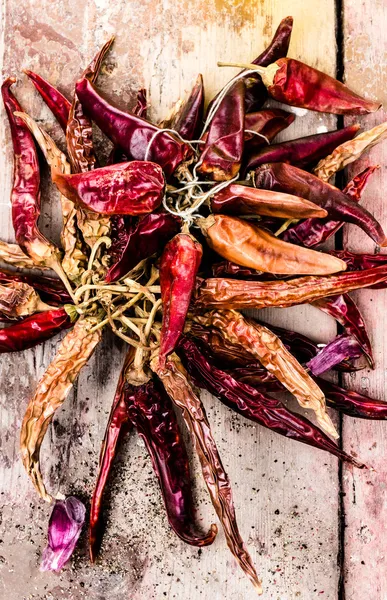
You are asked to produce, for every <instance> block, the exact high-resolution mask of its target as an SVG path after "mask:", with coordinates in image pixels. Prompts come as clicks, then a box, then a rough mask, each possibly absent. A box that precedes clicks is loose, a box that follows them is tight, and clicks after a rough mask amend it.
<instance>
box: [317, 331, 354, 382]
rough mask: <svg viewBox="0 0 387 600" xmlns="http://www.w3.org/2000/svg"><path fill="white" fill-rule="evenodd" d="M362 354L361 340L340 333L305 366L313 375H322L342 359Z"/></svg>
mask: <svg viewBox="0 0 387 600" xmlns="http://www.w3.org/2000/svg"><path fill="white" fill-rule="evenodd" d="M361 355H362V349H361V347H360V344H359V342H358V341H357V340H356V339H355V338H353V337H352V336H349V335H347V334H343V335H338V336H337V337H335V339H334V340H332V341H331V342H329V344H327V345H326V346H324V348H322V349H321V350H320V352H319V353H318V354H316V356H314V357H313V358H312V359H311V360H310V361H309V362H308V363H306V365H305V366H306V367H308V369H309V371H310V372H311V373H312V374H313V375H321V374H322V373H325V371H329V370H330V369H333V367H335V366H336V365H338V364H340V363H341V362H342V361H346V360H348V359H351V360H352V359H356V358H359V357H360V356H361Z"/></svg>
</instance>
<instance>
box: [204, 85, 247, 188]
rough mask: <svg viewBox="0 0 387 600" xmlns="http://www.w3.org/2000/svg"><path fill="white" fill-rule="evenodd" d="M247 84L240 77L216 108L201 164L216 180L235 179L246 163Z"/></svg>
mask: <svg viewBox="0 0 387 600" xmlns="http://www.w3.org/2000/svg"><path fill="white" fill-rule="evenodd" d="M244 99H245V84H244V82H243V81H242V80H239V81H236V82H235V83H234V85H233V86H232V88H231V89H230V90H229V92H228V93H227V94H226V96H225V97H224V98H223V100H222V101H221V103H220V104H219V106H218V109H217V110H216V112H215V114H214V116H213V118H212V121H211V123H210V126H209V129H208V136H207V139H206V143H205V146H204V149H203V151H202V154H201V156H200V160H199V163H198V164H199V166H198V168H197V172H198V173H202V174H203V175H206V176H207V177H208V178H209V179H212V180H214V181H227V180H229V179H233V177H235V176H236V175H237V173H238V172H239V169H240V166H241V163H242V154H243V143H244V130H245V110H244Z"/></svg>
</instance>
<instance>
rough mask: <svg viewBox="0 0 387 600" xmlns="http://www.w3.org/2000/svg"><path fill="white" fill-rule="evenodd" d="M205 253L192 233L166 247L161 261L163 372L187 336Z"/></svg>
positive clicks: (160, 363)
mask: <svg viewBox="0 0 387 600" xmlns="http://www.w3.org/2000/svg"><path fill="white" fill-rule="evenodd" d="M202 255H203V250H202V247H201V245H200V244H199V242H198V241H197V240H195V238H194V237H193V236H191V235H190V234H188V233H179V234H177V235H175V237H174V238H172V240H171V241H170V242H168V244H167V245H166V246H165V249H164V252H163V254H162V256H161V261H160V287H161V299H162V302H163V320H162V328H161V337H160V354H159V369H161V370H162V369H164V368H165V365H166V358H167V356H168V355H169V354H170V353H171V352H173V350H174V348H175V346H176V344H177V341H178V339H179V337H180V335H181V333H182V332H183V329H184V323H185V319H186V316H187V312H188V308H189V304H190V302H191V296H192V292H193V290H194V287H195V280H196V275H197V272H198V270H199V266H200V261H201V259H202Z"/></svg>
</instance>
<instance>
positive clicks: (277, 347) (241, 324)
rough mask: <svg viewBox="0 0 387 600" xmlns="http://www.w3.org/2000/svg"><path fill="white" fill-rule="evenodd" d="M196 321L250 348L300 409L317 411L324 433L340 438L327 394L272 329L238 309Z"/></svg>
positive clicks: (218, 312) (217, 312) (233, 341)
mask: <svg viewBox="0 0 387 600" xmlns="http://www.w3.org/2000/svg"><path fill="white" fill-rule="evenodd" d="M194 320H195V321H197V322H198V323H200V324H201V325H204V326H206V327H216V328H217V329H218V330H219V331H220V333H221V335H222V336H223V337H224V338H225V339H226V340H228V341H229V342H231V343H233V344H237V345H241V346H242V347H245V348H248V350H249V352H250V354H252V355H253V356H255V357H256V358H257V359H258V360H259V362H260V363H261V364H262V365H263V366H264V367H265V368H266V369H267V370H268V371H269V373H272V374H273V375H274V376H275V377H276V378H277V379H278V381H280V382H281V383H282V384H283V385H284V386H285V387H286V389H287V390H289V392H291V393H292V394H293V395H294V396H295V397H296V398H297V400H298V403H299V404H300V406H302V407H303V408H309V409H312V410H313V411H314V412H315V414H316V418H317V421H318V422H319V424H320V425H321V427H322V428H323V429H324V431H326V432H327V433H329V434H330V435H332V436H333V437H335V438H338V437H339V436H338V434H337V431H336V429H335V426H334V425H333V423H332V421H331V419H330V417H329V415H328V413H327V412H326V405H325V396H324V394H323V392H322V391H321V390H320V388H319V387H318V385H317V384H316V383H315V382H314V381H313V379H312V378H311V377H310V376H309V375H308V373H307V372H306V371H305V369H304V368H303V367H302V365H300V363H299V362H298V360H297V359H296V358H295V357H294V356H293V355H292V354H291V353H290V352H289V351H288V350H287V349H286V347H285V346H284V344H283V343H282V342H281V340H280V339H279V337H277V336H276V335H275V334H274V333H273V332H272V331H270V329H268V328H267V327H264V326H263V325H260V324H259V323H256V322H254V321H251V320H248V319H246V318H245V317H244V316H243V315H242V314H241V313H239V312H237V311H235V310H224V311H211V312H208V313H205V314H204V315H195V316H194Z"/></svg>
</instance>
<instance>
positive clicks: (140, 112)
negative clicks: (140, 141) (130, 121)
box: [133, 88, 148, 119]
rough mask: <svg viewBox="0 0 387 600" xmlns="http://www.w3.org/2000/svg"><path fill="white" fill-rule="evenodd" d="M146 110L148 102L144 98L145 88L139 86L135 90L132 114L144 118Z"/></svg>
mask: <svg viewBox="0 0 387 600" xmlns="http://www.w3.org/2000/svg"><path fill="white" fill-rule="evenodd" d="M147 111H148V102H147V99H146V90H145V89H144V88H141V89H140V90H138V92H137V102H136V106H135V107H134V108H133V114H134V115H136V116H137V117H142V118H143V119H146V113H147Z"/></svg>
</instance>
